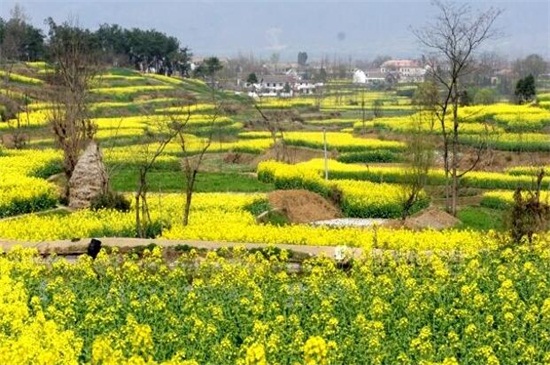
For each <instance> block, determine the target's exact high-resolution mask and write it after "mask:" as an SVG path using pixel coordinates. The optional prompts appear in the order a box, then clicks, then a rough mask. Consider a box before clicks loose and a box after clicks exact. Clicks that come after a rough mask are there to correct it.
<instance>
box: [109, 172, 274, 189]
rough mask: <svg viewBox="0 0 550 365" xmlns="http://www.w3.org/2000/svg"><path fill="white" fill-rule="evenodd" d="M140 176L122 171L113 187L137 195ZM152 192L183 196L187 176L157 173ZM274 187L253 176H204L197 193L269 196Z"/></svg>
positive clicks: (151, 175) (151, 180) (151, 178)
mask: <svg viewBox="0 0 550 365" xmlns="http://www.w3.org/2000/svg"><path fill="white" fill-rule="evenodd" d="M137 177H138V173H137V170H136V169H135V168H128V169H121V170H118V171H116V173H114V174H113V176H111V186H112V187H113V189H114V190H116V191H124V192H127V191H135V189H136V185H137ZM148 180H149V191H151V192H159V191H160V192H162V193H169V192H181V191H183V189H184V186H185V184H184V180H183V174H182V173H180V172H179V171H174V170H171V171H168V170H154V171H151V172H149V174H148ZM274 189H275V187H274V186H273V184H266V183H263V182H260V181H258V180H257V179H256V178H254V177H252V176H247V175H242V174H238V173H218V172H201V173H199V174H198V175H197V181H196V183H195V191H196V192H201V193H214V192H229V191H234V192H243V193H252V192H267V191H272V190H274Z"/></svg>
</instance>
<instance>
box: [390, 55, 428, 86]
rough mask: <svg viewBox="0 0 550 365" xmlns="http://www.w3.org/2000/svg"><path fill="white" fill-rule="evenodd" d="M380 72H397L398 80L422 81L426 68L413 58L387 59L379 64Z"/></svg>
mask: <svg viewBox="0 0 550 365" xmlns="http://www.w3.org/2000/svg"><path fill="white" fill-rule="evenodd" d="M380 72H382V73H384V74H388V73H397V76H398V82H422V81H424V75H425V74H426V69H425V68H424V67H422V65H420V63H419V62H417V61H415V60H389V61H386V62H384V63H383V64H382V65H381V66H380Z"/></svg>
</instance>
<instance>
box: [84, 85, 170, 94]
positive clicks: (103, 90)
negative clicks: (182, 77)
mask: <svg viewBox="0 0 550 365" xmlns="http://www.w3.org/2000/svg"><path fill="white" fill-rule="evenodd" d="M172 89H173V86H169V85H139V86H120V87H98V88H94V89H91V90H90V91H91V92H92V93H94V94H99V95H108V96H114V97H120V96H122V97H127V96H133V95H136V94H141V93H147V92H151V91H167V90H172Z"/></svg>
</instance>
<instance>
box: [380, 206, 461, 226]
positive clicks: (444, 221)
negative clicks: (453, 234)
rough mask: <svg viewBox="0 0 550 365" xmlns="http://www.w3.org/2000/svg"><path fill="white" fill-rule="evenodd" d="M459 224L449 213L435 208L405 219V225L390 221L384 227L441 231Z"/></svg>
mask: <svg viewBox="0 0 550 365" xmlns="http://www.w3.org/2000/svg"><path fill="white" fill-rule="evenodd" d="M459 223H460V220H459V219H458V218H456V217H453V216H452V215H450V214H449V213H447V212H445V211H443V210H441V209H438V208H436V207H430V208H428V209H426V210H423V211H422V212H420V213H418V214H416V215H414V216H412V217H410V218H408V219H406V220H405V223H403V222H402V221H400V220H392V221H390V222H388V224H386V226H387V227H392V228H400V227H405V228H408V229H412V230H420V229H425V228H430V229H435V230H442V229H446V228H452V227H454V226H455V225H457V224H459Z"/></svg>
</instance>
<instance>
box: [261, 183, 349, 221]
mask: <svg viewBox="0 0 550 365" xmlns="http://www.w3.org/2000/svg"><path fill="white" fill-rule="evenodd" d="M267 198H268V199H269V203H270V204H271V206H272V207H273V208H275V209H277V210H279V211H281V212H283V213H284V214H285V215H286V216H287V217H288V219H289V220H290V222H291V223H309V222H314V221H320V220H326V219H334V218H339V217H341V216H342V213H341V212H340V210H339V209H338V208H336V207H335V206H334V205H333V204H331V203H330V202H329V201H327V200H326V199H325V198H323V197H322V196H320V195H319V194H315V193H312V192H311V191H307V190H276V191H273V192H271V193H269V194H268V195H267Z"/></svg>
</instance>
